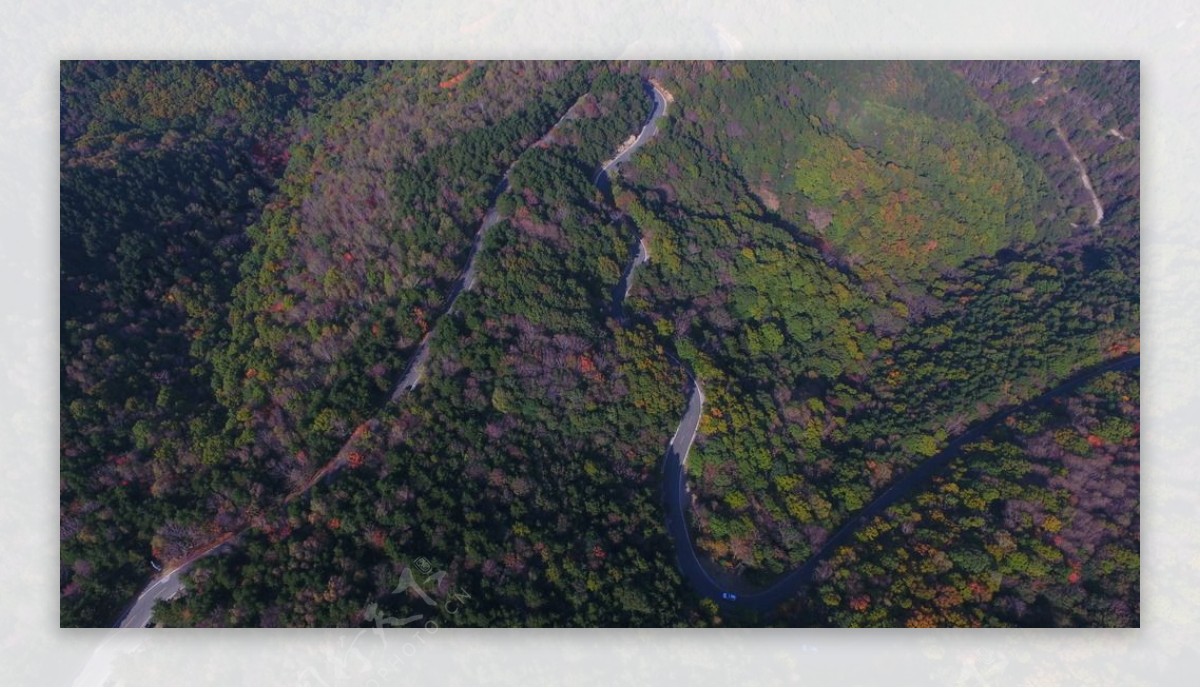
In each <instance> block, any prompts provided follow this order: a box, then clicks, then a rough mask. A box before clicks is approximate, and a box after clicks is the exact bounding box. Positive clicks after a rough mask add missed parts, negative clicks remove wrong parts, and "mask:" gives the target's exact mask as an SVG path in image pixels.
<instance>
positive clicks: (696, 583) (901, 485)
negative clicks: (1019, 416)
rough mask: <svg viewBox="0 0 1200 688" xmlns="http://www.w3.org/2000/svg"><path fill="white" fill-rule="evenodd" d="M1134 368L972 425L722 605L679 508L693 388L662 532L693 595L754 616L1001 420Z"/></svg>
mask: <svg viewBox="0 0 1200 688" xmlns="http://www.w3.org/2000/svg"><path fill="white" fill-rule="evenodd" d="M1140 363H1141V357H1140V356H1139V355H1136V354H1135V355H1129V356H1125V357H1122V358H1118V359H1115V360H1112V361H1109V362H1107V363H1103V364H1100V365H1098V366H1094V367H1092V368H1088V369H1086V370H1083V371H1080V372H1078V373H1076V374H1075V375H1072V376H1071V377H1070V378H1068V379H1067V380H1066V381H1064V382H1063V383H1061V384H1059V385H1058V386H1056V387H1054V388H1053V389H1050V390H1048V391H1046V392H1043V393H1042V394H1040V395H1039V396H1037V397H1035V398H1033V399H1031V400H1030V401H1027V402H1025V403H1024V404H1021V405H1020V406H1017V407H1014V408H1008V409H1004V410H1001V411H998V412H997V413H995V414H993V415H992V416H990V417H989V418H988V419H987V420H985V421H983V422H981V423H978V424H976V425H975V426H973V427H972V428H971V429H970V430H968V431H967V432H965V433H963V434H961V435H959V436H958V437H957V438H955V439H954V440H953V441H952V442H950V444H949V445H948V446H947V447H946V448H945V449H943V450H942V451H940V452H938V453H937V454H935V455H934V456H932V457H930V458H928V459H926V460H925V461H923V462H921V463H920V464H918V465H917V466H916V467H915V468H913V469H912V470H911V471H909V472H908V473H906V474H905V475H903V476H902V477H901V478H900V479H899V480H897V481H896V482H895V483H893V484H892V485H891V486H890V487H889V488H888V489H887V490H885V491H884V492H883V493H881V494H880V495H879V496H878V497H876V498H875V499H874V500H872V501H871V502H870V503H869V504H868V505H867V506H865V507H863V509H862V510H860V511H859V512H858V513H857V514H855V515H854V516H853V517H852V518H851V519H850V520H849V521H847V522H846V523H845V524H843V525H842V527H841V528H839V529H838V530H837V531H836V532H834V533H833V535H831V536H830V537H829V539H828V540H826V541H825V542H824V543H823V544H822V545H821V548H820V549H818V550H817V551H816V552H815V553H814V554H813V555H812V556H810V557H809V558H808V559H807V560H806V561H805V562H804V563H803V564H801V565H800V566H799V567H797V568H795V569H793V570H792V571H791V572H790V573H787V574H785V575H784V576H783V577H782V578H780V579H779V580H778V581H776V582H775V583H773V584H772V585H770V586H768V587H767V588H764V589H762V590H759V591H757V592H752V593H748V594H739V595H738V596H737V600H736V601H725V600H723V599H722V594H723V593H725V592H728V590H727V589H725V588H723V587H722V586H721V585H720V584H718V583H717V582H716V581H714V580H713V579H712V577H711V576H709V574H708V572H707V571H705V568H704V566H703V565H702V564H701V562H700V558H699V557H698V556H697V555H696V551H695V548H694V546H693V544H692V540H691V534H690V533H689V532H688V528H687V521H686V517H687V513H686V510H685V505H687V504H688V503H689V501H690V500H689V499H688V492H687V489H686V486H685V482H686V471H685V470H684V469H685V467H686V465H687V453H688V451H689V449H690V448H691V444H692V440H693V438H694V437H695V432H696V425H697V421H698V418H699V413H700V406H701V404H702V403H703V395H702V394H700V387H699V385H695V390H694V391H693V394H692V399H691V400H690V401H689V402H688V409H687V412H686V413H685V414H684V417H683V420H682V421H681V422H680V424H679V429H678V430H677V431H676V433H675V437H674V438H672V440H671V446H670V447H669V448H668V450H667V458H666V463H665V469H664V471H663V490H664V492H665V496H666V501H667V529H668V531H669V532H670V534H671V538H672V540H674V542H675V549H676V552H677V554H678V559H679V566H680V570H681V571H682V572H683V575H684V577H685V578H686V579H687V580H688V582H689V583H691V584H692V586H693V588H695V589H696V591H697V592H699V593H700V594H701V595H703V596H705V597H709V598H712V599H713V600H716V601H717V602H719V603H720V604H721V605H723V606H728V607H741V608H745V609H753V610H756V611H759V612H766V611H770V610H771V609H774V608H775V607H776V606H778V605H779V604H780V603H781V602H783V601H784V600H786V599H788V598H790V597H792V596H794V595H796V594H798V593H800V592H801V591H803V590H804V588H805V587H806V586H808V584H809V583H810V582H811V581H812V575H813V572H814V571H815V570H816V567H817V565H818V564H820V562H821V561H823V560H825V559H827V558H828V557H829V556H830V555H831V554H833V552H834V550H836V549H837V548H838V547H840V546H842V545H844V544H846V543H847V542H848V541H849V540H850V538H851V536H853V535H854V534H855V533H856V532H858V530H859V529H860V528H862V527H863V526H865V525H866V524H868V523H869V522H870V521H871V519H873V518H874V517H875V516H878V515H879V514H882V513H883V512H884V510H885V509H887V508H888V507H889V506H891V505H892V504H895V503H896V502H897V501H899V500H900V499H902V498H903V497H906V496H908V495H909V494H910V493H912V492H913V491H914V490H915V489H916V488H918V487H923V486H925V485H926V484H927V482H928V480H929V478H930V477H932V476H933V474H934V473H936V472H938V471H940V470H942V469H943V468H945V467H946V465H947V464H949V463H950V461H952V460H953V459H954V458H955V457H957V456H958V455H959V453H960V452H961V451H962V448H963V447H964V446H965V445H967V444H969V443H971V442H974V441H976V440H978V439H979V438H980V437H982V436H983V435H984V434H986V433H987V432H989V431H990V430H992V429H993V428H994V427H995V426H996V425H997V424H998V423H1000V422H1002V421H1003V420H1004V419H1005V418H1007V417H1008V416H1010V415H1012V414H1014V413H1020V412H1021V411H1024V410H1026V409H1028V408H1030V407H1032V406H1036V405H1038V404H1042V403H1044V402H1046V401H1047V400H1048V399H1050V398H1052V397H1058V396H1062V395H1064V394H1067V393H1069V392H1072V391H1074V390H1075V389H1078V388H1079V387H1080V386H1082V385H1084V384H1087V383H1088V382H1091V381H1092V380H1094V379H1095V378H1096V377H1098V376H1099V375H1101V374H1103V373H1106V372H1109V371H1112V370H1132V369H1134V368H1137V367H1138V366H1139V365H1140ZM693 384H695V383H693ZM697 397H698V398H697Z"/></svg>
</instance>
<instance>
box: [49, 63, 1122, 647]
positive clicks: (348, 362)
mask: <svg viewBox="0 0 1200 688" xmlns="http://www.w3.org/2000/svg"><path fill="white" fill-rule="evenodd" d="M1138 88H1139V86H1138V68H1137V64H1136V63H1104V64H1100V63H1077V62H1017V63H1009V62H967V63H908V62H903V63H893V62H889V63H854V62H827V63H819V62H748V63H724V62H661V63H659V62H651V63H630V62H527V61H512V62H475V61H457V62H378V63H376V62H371V63H358V62H350V63H343V62H279V63H251V62H215V63H214V62H165V63H163V62H64V63H63V64H62V77H61V110H62V112H61V114H62V116H61V146H60V156H61V217H62V229H61V245H62V268H61V284H62V297H61V298H62V323H61V328H62V329H61V349H62V353H61V357H62V361H61V372H62V382H61V385H62V389H61V395H62V430H61V436H62V447H61V465H62V480H61V491H60V504H61V539H62V543H61V553H62V554H61V571H60V578H61V589H62V597H61V600H62V611H61V621H62V624H63V625H64V626H104V625H111V624H113V623H114V622H115V621H117V620H118V619H119V618H121V617H122V614H123V610H124V609H125V608H126V607H127V605H128V604H129V603H130V601H131V600H133V599H134V598H135V597H136V596H137V593H138V590H139V589H140V588H141V587H142V586H144V585H145V584H146V583H147V581H149V580H151V578H152V577H154V576H155V575H157V574H156V570H155V569H156V568H159V567H165V568H167V569H168V570H172V569H173V568H174V567H175V566H180V565H186V566H185V572H182V573H180V574H179V575H180V576H181V577H182V580H183V581H184V582H183V587H184V590H185V592H184V594H182V595H180V596H178V597H176V598H175V599H173V600H170V601H161V602H159V604H158V605H157V607H156V608H155V610H154V620H155V622H156V623H161V624H165V625H170V626H347V625H366V626H371V625H375V626H379V625H381V624H384V625H401V623H402V622H405V623H407V621H406V620H409V621H411V620H412V619H414V618H417V617H419V616H423V617H424V618H431V616H432V617H436V618H437V619H438V622H439V623H442V624H446V625H466V626H567V625H571V626H675V625H688V626H694V625H727V624H746V625H762V624H766V623H774V624H780V623H784V624H794V625H853V626H859V625H871V626H887V625H954V626H960V625H1084V626H1092V625H1101V626H1129V625H1137V623H1138V618H1139V609H1138V577H1137V561H1138V518H1137V503H1138V496H1137V479H1136V478H1137V467H1138V451H1137V450H1138V435H1137V428H1138V426H1137V422H1138V421H1137V412H1138V404H1137V399H1138V390H1137V375H1136V370H1135V371H1133V372H1121V373H1115V372H1113V373H1106V374H1105V375H1103V376H1097V377H1096V378H1095V380H1094V381H1092V382H1091V383H1090V385H1089V386H1085V387H1082V388H1080V389H1079V390H1076V391H1074V392H1072V393H1071V395H1069V396H1067V397H1055V398H1053V399H1044V398H1042V397H1041V396H1040V395H1042V393H1043V392H1045V391H1046V390H1048V389H1050V388H1052V387H1054V386H1055V385H1056V384H1058V383H1060V382H1062V381H1063V380H1065V379H1067V378H1069V377H1070V376H1072V375H1073V374H1078V373H1081V371H1083V373H1086V371H1088V370H1090V369H1092V368H1093V367H1096V366H1100V365H1103V364H1105V363H1106V362H1110V361H1113V360H1116V359H1119V358H1121V357H1123V356H1126V357H1127V356H1129V355H1131V352H1132V353H1136V352H1137V351H1138V348H1139V338H1138V322H1139V298H1138V282H1139V262H1138V257H1139V243H1138V241H1139V224H1138V222H1139V210H1138V183H1139V182H1138V136H1139V134H1140V129H1139V123H1138V98H1139V94H1138ZM652 112H665V114H664V115H662V117H661V119H653V120H648V118H650V117H651V114H652ZM648 121H649V122H650V124H651V125H654V126H648V127H647V128H646V130H645V131H646V136H645V137H643V139H638V140H637V141H636V143H635V142H634V140H633V137H635V136H637V135H638V134H639V132H642V131H643V129H642V128H643V126H645V125H647V123H648ZM631 144H632V145H633V148H632V149H630V150H632V151H633V152H632V154H631V155H629V156H628V160H625V161H623V162H621V164H619V165H616V166H610V168H609V169H608V172H607V174H600V175H599V176H598V172H599V171H600V170H601V167H602V166H604V165H605V164H606V163H607V162H608V161H610V160H612V159H614V157H615V156H617V155H618V154H619V153H622V152H624V151H626V150H627V149H629V147H630V146H631ZM639 245H644V247H645V253H646V254H647V256H648V261H647V262H646V263H645V264H641V263H640V262H639V261H638V260H637V256H638V255H639ZM626 291H627V292H628V294H627V295H626ZM401 379H404V380H406V381H410V380H414V381H415V382H413V383H412V385H411V389H410V388H408V387H398V383H399V381H400V380H401ZM693 379H694V380H696V382H697V383H698V384H700V385H702V387H703V390H704V403H703V407H702V415H701V417H700V422H699V425H698V432H697V435H696V438H695V443H694V445H693V446H692V448H691V451H690V453H689V454H688V456H687V457H686V459H687V462H686V480H687V483H688V489H689V490H690V492H689V495H690V499H691V504H690V505H689V506H688V509H687V511H688V528H689V538H690V539H691V540H692V542H693V543H694V545H695V547H696V549H697V551H698V552H699V553H700V555H701V557H702V558H703V560H704V566H705V567H706V570H707V571H708V572H709V573H708V574H706V575H711V576H713V577H715V579H716V580H719V581H720V582H721V584H722V585H724V586H725V587H726V588H727V589H729V590H731V591H741V592H749V591H754V590H763V589H768V588H769V587H770V586H771V585H772V584H773V583H774V582H775V581H778V580H780V577H781V576H783V575H785V574H786V573H787V572H788V571H792V570H795V569H796V568H797V567H799V566H801V565H805V564H807V563H810V561H812V560H813V558H814V557H820V562H819V564H820V565H819V567H818V568H817V571H818V574H817V575H815V576H814V580H813V581H812V582H811V583H810V584H807V585H805V586H803V587H801V588H800V589H798V590H796V591H795V593H794V594H793V595H791V596H790V597H789V599H788V600H787V601H786V602H785V603H784V604H782V605H780V606H778V608H775V609H771V610H766V611H763V610H751V609H749V608H746V607H743V606H739V604H737V602H736V597H735V596H732V593H730V594H731V597H728V598H725V599H711V598H710V597H707V596H704V595H701V594H699V593H698V592H697V590H696V589H695V588H694V586H691V585H689V582H688V580H687V579H686V576H684V575H682V573H681V570H680V568H679V566H678V561H679V560H678V558H677V556H678V555H677V553H678V551H679V550H678V548H679V547H680V544H681V543H679V542H678V541H676V540H673V539H672V538H671V536H670V535H669V534H668V530H667V528H666V526H665V517H666V514H665V512H664V506H663V500H662V495H663V490H664V486H663V455H664V452H665V450H666V448H667V446H668V444H670V443H671V442H672V441H673V439H674V437H673V435H675V434H677V433H678V432H679V429H678V428H679V426H680V417H681V415H683V414H684V410H685V407H686V406H687V404H688V394H689V390H690V389H691V385H692V382H691V381H692V380H693ZM1014 409H1016V411H1014ZM1002 416H1004V417H1007V418H1008V419H1009V421H1011V422H1006V423H1002V424H1000V425H998V426H997V427H996V428H995V429H994V430H992V431H990V432H989V433H988V434H987V435H986V437H984V438H982V439H980V440H979V441H977V442H974V443H970V444H968V445H967V446H965V447H964V448H963V449H962V450H961V452H959V453H958V454H956V455H955V457H953V458H952V459H951V460H950V462H949V463H948V464H947V465H946V467H945V468H944V469H943V470H940V471H939V472H937V474H936V477H935V478H934V479H933V480H931V481H929V482H927V483H923V484H921V485H920V486H917V487H914V488H913V491H912V492H911V494H908V495H907V496H906V498H905V499H902V500H900V501H897V502H895V503H892V504H891V506H890V507H888V508H889V511H888V512H887V514H886V517H885V516H880V517H876V518H875V519H873V520H869V521H868V522H867V523H866V525H864V526H863V527H862V528H861V529H860V530H858V531H856V534H855V538H854V540H853V541H852V542H851V543H850V544H846V545H844V546H842V547H840V548H838V549H837V550H836V551H833V552H829V553H825V552H824V551H823V550H822V546H823V545H824V544H825V543H826V542H827V541H828V540H829V538H830V537H831V535H832V534H833V533H835V532H837V531H838V530H839V529H840V528H842V527H843V526H845V524H847V523H851V522H852V521H853V519H854V517H855V516H856V514H859V513H860V512H862V511H863V510H864V509H865V508H867V507H869V506H870V505H871V504H872V503H873V500H876V499H879V498H880V497H881V495H883V494H884V493H885V491H886V490H887V489H888V488H889V486H891V485H893V484H896V483H897V482H898V481H900V480H902V479H903V477H904V476H905V475H908V474H910V472H912V471H914V470H916V469H917V468H919V467H921V466H922V465H925V462H927V461H929V460H931V458H932V457H936V456H939V453H940V452H942V450H943V449H944V448H946V447H947V446H948V445H949V444H950V443H951V442H952V441H953V440H954V439H955V438H956V437H959V436H961V435H963V433H964V432H966V431H967V430H968V429H969V428H972V427H976V426H978V425H979V424H980V423H984V422H985V421H986V422H992V421H995V420H996V418H998V417H1002ZM218 543H224V544H223V546H222V547H220V548H219V549H217V550H216V552H217V553H216V554H213V555H211V556H203V557H200V556H198V555H200V554H202V553H207V552H208V551H210V550H212V549H213V547H214V545H216V544H218ZM828 549H832V548H831V547H830V548H828ZM414 575H417V578H416V579H414V578H413V576H414ZM406 588H407V589H406ZM450 609H453V610H454V611H449V610H450Z"/></svg>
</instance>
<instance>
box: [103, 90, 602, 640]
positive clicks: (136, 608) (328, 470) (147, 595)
mask: <svg viewBox="0 0 1200 688" xmlns="http://www.w3.org/2000/svg"><path fill="white" fill-rule="evenodd" d="M578 102H579V101H578V100H576V102H575V104H572V106H571V107H570V108H568V109H567V111H566V112H565V113H564V114H563V115H562V117H560V118H559V119H558V121H557V122H555V123H554V125H553V126H552V127H550V129H549V130H547V131H546V133H545V134H543V135H542V136H541V138H539V139H538V140H537V141H534V142H533V143H532V144H530V145H529V146H528V147H527V148H526V149H525V150H529V148H533V147H535V146H540V145H543V144H545V143H546V141H547V140H549V138H550V136H551V135H552V134H553V133H554V130H555V129H557V128H558V126H559V125H561V124H562V123H563V122H564V121H566V120H567V119H569V118H570V116H571V112H572V110H574V108H575V105H577V104H578ZM520 159H521V156H520V155H518V156H517V158H516V160H513V162H512V164H510V165H509V166H508V169H507V170H505V171H504V176H503V177H502V178H501V179H500V182H499V183H498V184H497V185H496V188H495V189H494V190H493V191H492V197H491V207H490V208H489V209H488V212H487V213H486V214H485V215H484V216H483V220H482V221H480V224H479V229H478V230H477V231H476V232H475V239H474V242H473V243H472V245H471V252H470V254H469V255H468V257H467V265H466V267H465V268H463V271H462V272H461V273H460V274H459V277H458V279H457V280H456V281H455V284H454V286H453V288H451V290H450V293H449V294H448V295H447V298H446V300H445V304H446V305H445V306H444V307H443V308H442V311H441V315H446V314H449V313H453V312H454V307H455V304H457V303H458V297H459V296H461V295H462V293H463V292H464V291H470V290H471V288H472V287H474V286H475V279H476V272H477V271H476V264H477V258H478V256H479V251H480V249H481V248H482V247H483V240H484V237H485V236H486V234H487V231H488V230H489V229H491V228H492V227H494V226H495V225H496V224H497V223H499V222H500V220H501V219H503V218H501V217H500V213H499V211H497V209H496V203H497V201H498V200H499V199H500V196H501V195H503V194H504V192H506V191H507V190H508V185H509V182H508V180H509V175H510V174H511V173H512V171H513V168H514V167H516V165H517V163H518V162H519V161H520ZM441 315H439V316H438V319H437V320H436V321H435V322H434V325H433V327H431V328H430V330H429V332H427V333H426V334H425V336H424V337H422V339H421V342H420V344H418V345H417V350H416V351H415V352H414V353H413V356H412V358H411V359H410V360H409V363H408V365H407V366H406V367H405V369H404V373H403V374H402V375H401V377H400V381H399V382H398V383H397V384H396V387H395V389H394V390H393V391H392V394H391V397H390V398H389V402H395V401H397V400H399V399H400V398H402V397H403V396H404V395H405V394H407V393H408V392H410V391H412V390H413V389H415V388H416V386H417V385H418V384H420V382H421V378H422V377H423V376H424V374H425V365H426V363H427V361H428V360H429V340H430V339H431V337H432V335H433V333H434V331H435V330H436V329H437V325H438V323H440V322H441ZM376 424H377V421H375V420H374V419H372V420H369V421H367V422H365V423H363V424H362V425H360V426H358V427H357V428H356V429H355V431H354V433H353V434H351V436H350V438H349V439H348V440H347V441H346V443H345V444H344V445H342V447H341V449H339V450H338V452H337V454H336V455H335V456H334V457H333V458H332V459H331V460H330V461H329V462H328V463H327V464H325V465H324V466H323V467H322V468H321V469H320V470H318V471H317V472H316V473H314V474H313V475H312V476H311V477H310V478H309V479H308V480H307V481H305V483H304V484H303V485H301V486H300V487H299V488H298V489H297V490H295V491H293V492H292V493H290V494H289V495H288V496H287V497H286V498H285V499H284V502H285V503H286V502H290V501H292V500H293V499H295V498H296V497H298V496H300V495H301V494H303V493H305V492H307V491H308V489H309V488H311V487H312V486H313V485H315V484H316V483H317V482H320V481H321V480H322V479H324V478H325V477H326V476H328V475H330V474H332V473H334V472H336V471H337V470H338V469H340V468H341V467H342V466H344V465H345V464H346V463H347V459H348V457H349V455H350V453H351V445H352V444H353V442H354V441H355V440H356V439H357V438H358V437H359V435H360V434H361V433H362V432H363V431H364V430H369V429H371V428H373V427H374V426H375V425H376ZM247 528H249V526H248V525H242V526H241V527H240V528H237V529H236V530H235V532H232V533H226V534H225V535H223V536H222V537H221V538H219V539H218V540H216V541H215V542H212V543H209V544H208V545H206V546H204V547H203V548H202V549H200V550H198V551H196V552H194V553H192V554H189V555H188V556H187V557H186V558H185V559H184V560H183V561H181V562H177V563H175V564H174V565H173V566H172V567H171V568H170V569H169V570H167V571H164V572H162V573H160V574H159V575H157V576H155V577H154V578H152V579H151V580H150V583H149V584H148V585H147V586H146V587H145V588H143V589H142V592H141V593H140V594H139V595H138V596H137V598H136V599H135V600H134V601H133V602H132V603H131V604H130V605H129V606H128V607H127V608H126V611H125V613H123V614H122V615H121V618H120V620H119V621H118V622H117V624H116V625H117V627H119V628H144V627H145V626H146V625H147V624H149V623H150V620H151V618H152V616H153V611H154V605H155V603H156V602H158V601H159V600H165V599H170V598H171V597H174V596H175V595H176V594H178V593H179V591H180V589H181V582H180V577H181V576H182V575H183V574H184V573H186V572H187V571H188V569H190V568H191V567H192V565H193V564H194V563H196V562H197V561H199V560H200V559H203V558H204V557H207V556H209V555H211V554H213V553H215V552H217V551H218V550H219V549H221V547H223V546H224V545H226V544H229V542H230V541H231V540H233V539H234V538H236V537H237V536H238V535H239V534H241V533H242V532H244V531H245V530H246V529H247Z"/></svg>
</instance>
